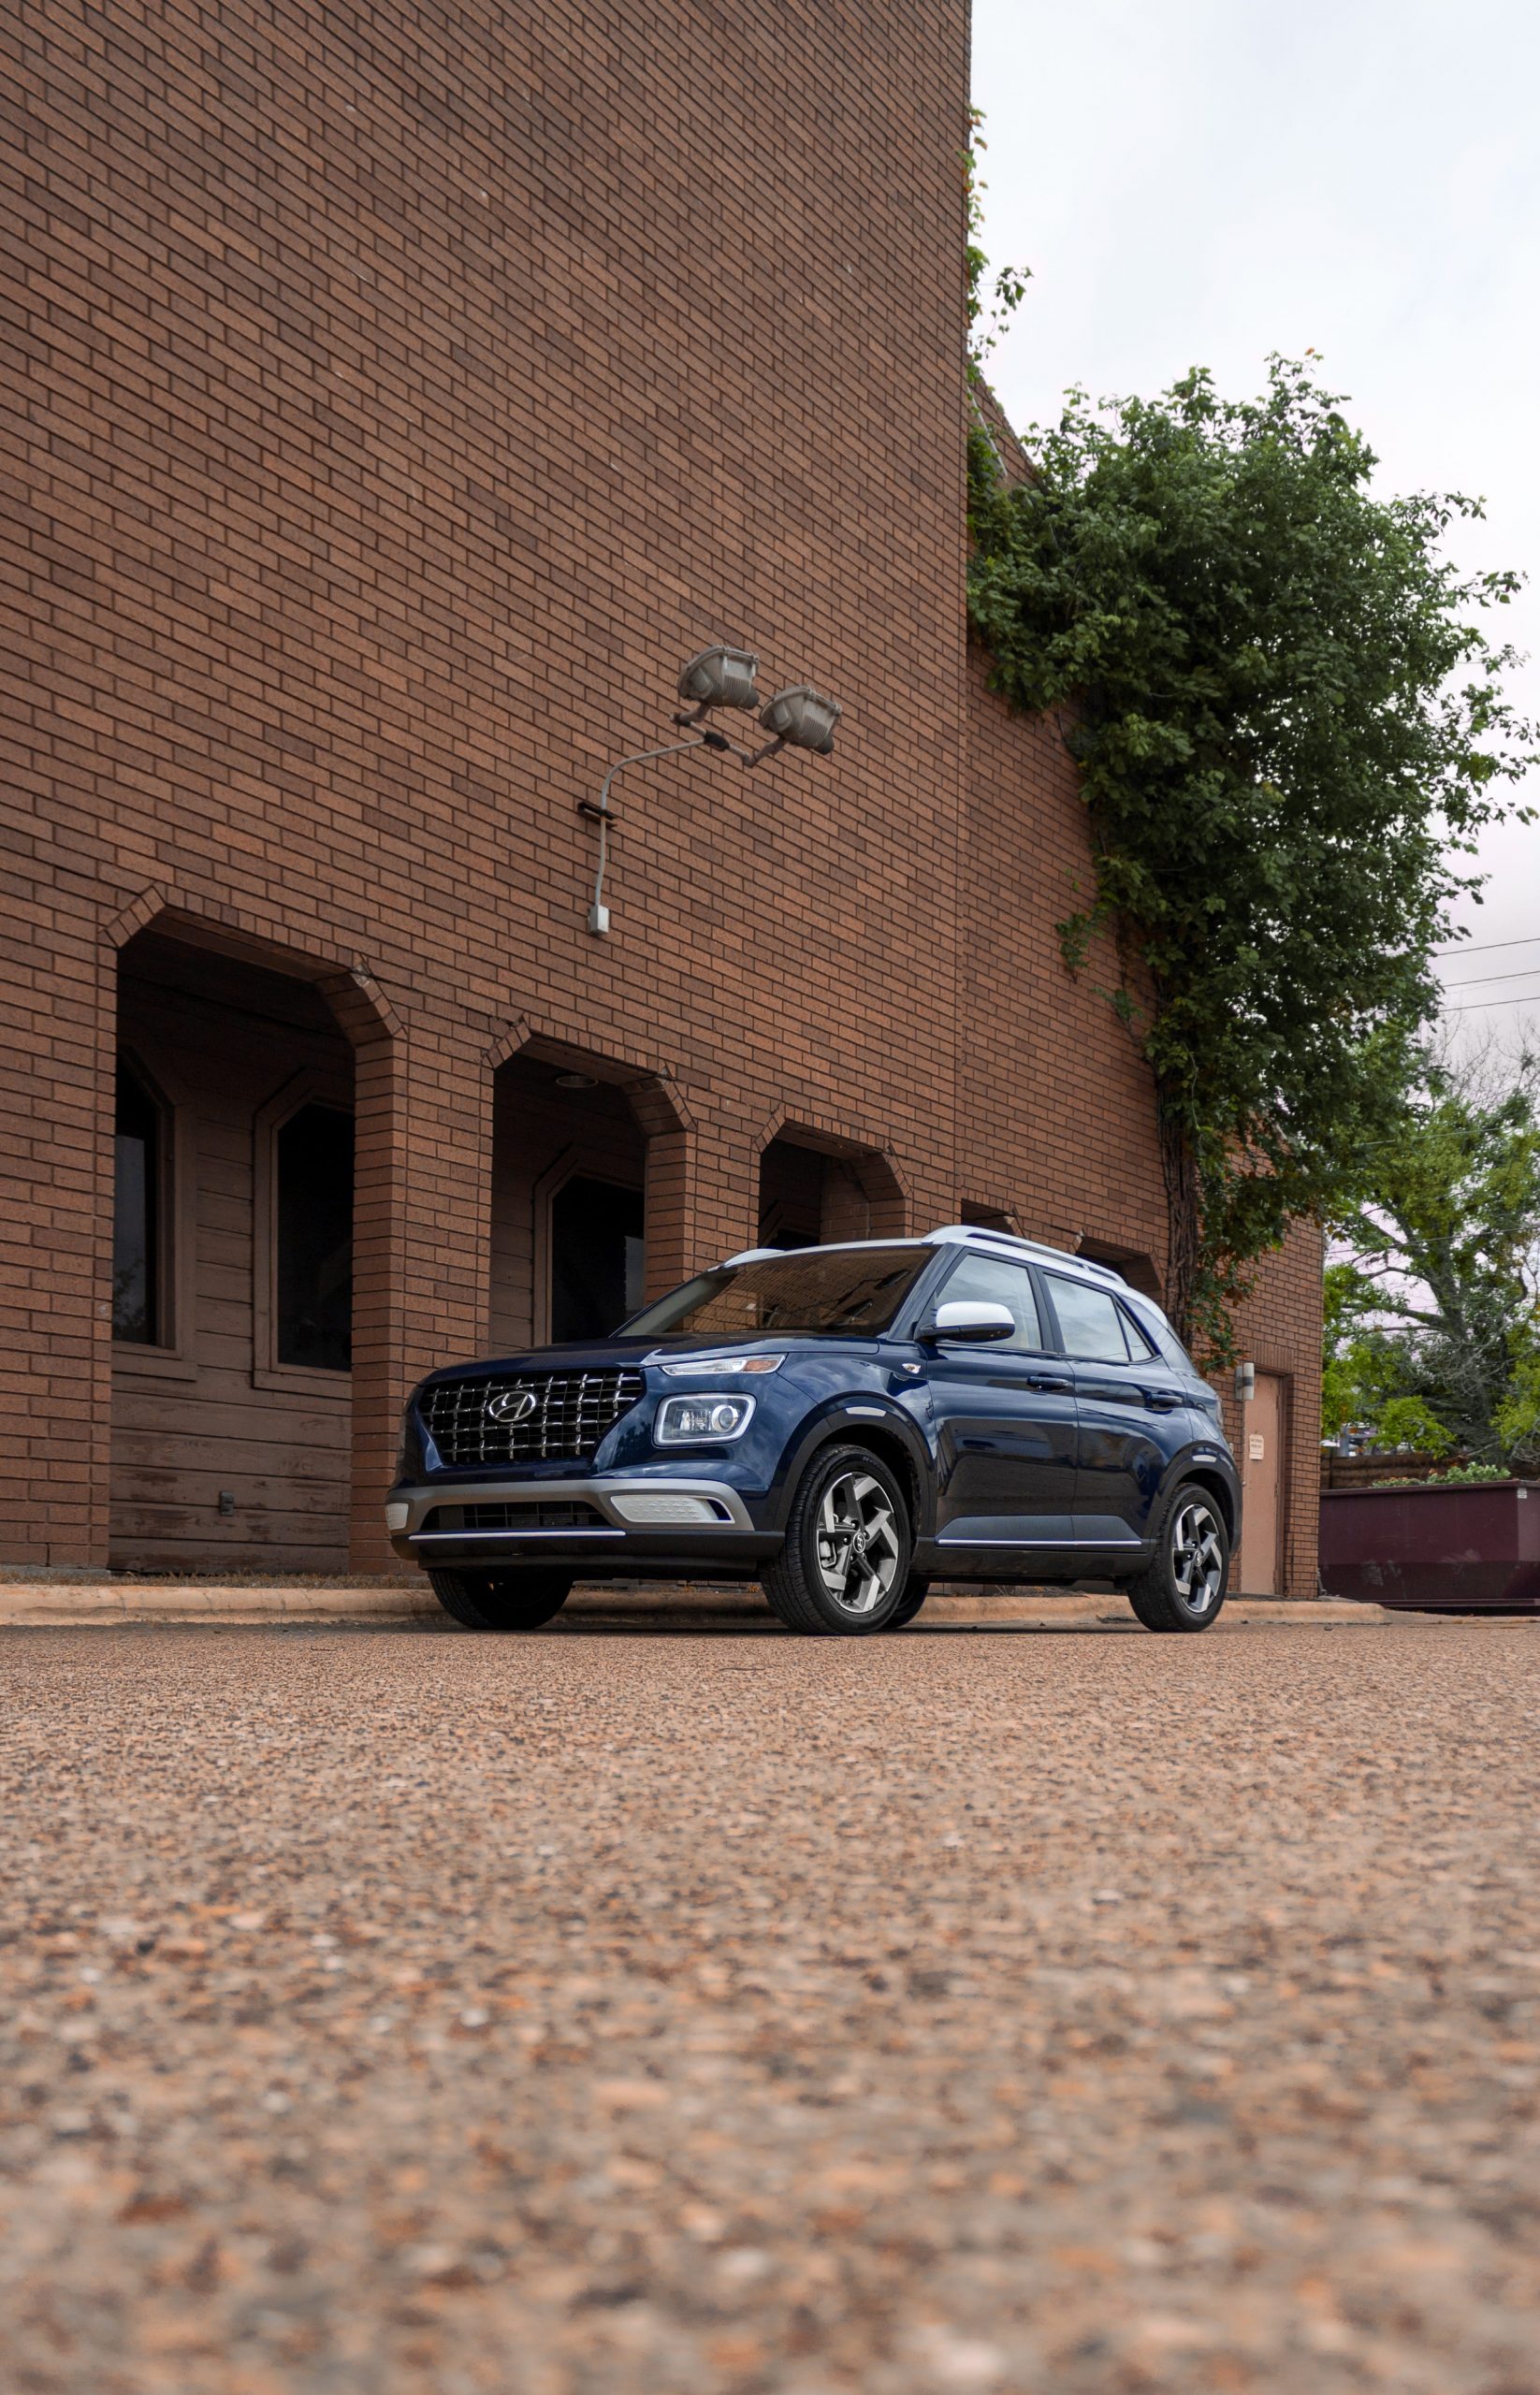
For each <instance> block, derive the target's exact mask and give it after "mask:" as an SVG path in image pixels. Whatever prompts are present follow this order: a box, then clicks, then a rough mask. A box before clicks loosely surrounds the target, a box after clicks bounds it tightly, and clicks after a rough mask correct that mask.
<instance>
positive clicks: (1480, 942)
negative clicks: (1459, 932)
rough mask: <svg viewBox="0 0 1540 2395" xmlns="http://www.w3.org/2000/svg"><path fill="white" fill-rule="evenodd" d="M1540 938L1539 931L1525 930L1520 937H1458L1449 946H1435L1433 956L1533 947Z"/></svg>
mask: <svg viewBox="0 0 1540 2395" xmlns="http://www.w3.org/2000/svg"><path fill="white" fill-rule="evenodd" d="M1537 940H1540V932H1526V934H1525V935H1524V937H1523V938H1522V939H1458V940H1456V941H1455V942H1454V945H1453V946H1452V947H1450V948H1435V949H1433V950H1431V954H1432V955H1434V956H1486V955H1487V954H1489V951H1491V950H1492V949H1494V948H1533V946H1534V945H1535V942H1536V941H1537Z"/></svg>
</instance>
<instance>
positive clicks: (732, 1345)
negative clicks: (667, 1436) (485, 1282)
mask: <svg viewBox="0 0 1540 2395" xmlns="http://www.w3.org/2000/svg"><path fill="white" fill-rule="evenodd" d="M793 1344H794V1342H793V1341H791V1340H786V1339H781V1340H776V1339H689V1338H664V1339H651V1338H649V1339H579V1340H573V1341H571V1342H569V1343H567V1344H566V1345H564V1346H559V1347H525V1348H521V1349H519V1350H517V1351H516V1353H515V1354H513V1355H511V1356H490V1357H488V1356H478V1357H475V1358H473V1360H472V1361H470V1362H468V1363H463V1364H441V1365H439V1366H438V1368H437V1369H436V1370H435V1371H434V1372H429V1375H428V1381H429V1384H431V1383H432V1382H434V1381H441V1380H474V1379H476V1378H478V1377H480V1376H481V1375H485V1376H486V1377H487V1379H488V1380H508V1379H512V1380H516V1379H518V1377H519V1376H520V1374H521V1373H524V1372H615V1371H616V1370H617V1369H619V1368H621V1367H623V1366H626V1365H630V1366H632V1369H638V1368H640V1367H641V1366H642V1365H644V1364H647V1363H651V1362H658V1363H666V1362H667V1361H668V1359H669V1358H670V1357H674V1356H746V1355H753V1354H754V1353H756V1352H763V1353H765V1354H768V1355H773V1356H778V1355H782V1354H784V1353H785V1351H786V1349H787V1348H788V1347H789V1346H792V1345H793Z"/></svg>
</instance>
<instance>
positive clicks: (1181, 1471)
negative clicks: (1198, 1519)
mask: <svg viewBox="0 0 1540 2395" xmlns="http://www.w3.org/2000/svg"><path fill="white" fill-rule="evenodd" d="M1189 1481H1190V1482H1192V1483H1193V1484H1194V1485H1195V1486H1196V1487H1198V1488H1201V1489H1204V1490H1205V1491H1206V1492H1207V1494H1208V1495H1209V1496H1211V1497H1213V1498H1215V1499H1217V1501H1218V1503H1219V1507H1220V1511H1221V1514H1222V1517H1223V1519H1224V1525H1225V1536H1226V1537H1227V1538H1228V1541H1229V1544H1230V1550H1231V1552H1232V1553H1233V1552H1234V1549H1235V1547H1236V1546H1237V1544H1238V1543H1239V1540H1240V1537H1241V1474H1240V1473H1239V1472H1238V1471H1237V1469H1236V1466H1235V1464H1234V1462H1233V1461H1232V1459H1230V1458H1229V1457H1228V1456H1222V1455H1217V1454H1215V1453H1214V1452H1213V1449H1212V1448H1211V1449H1209V1450H1208V1451H1207V1452H1206V1453H1203V1454H1197V1453H1195V1452H1194V1450H1193V1449H1192V1448H1191V1447H1188V1448H1186V1449H1184V1452H1183V1453H1182V1454H1181V1455H1179V1456H1174V1457H1173V1458H1172V1459H1171V1461H1170V1463H1169V1464H1168V1465H1167V1467H1166V1473H1165V1477H1164V1480H1163V1482H1162V1486H1161V1491H1160V1495H1161V1502H1162V1504H1165V1503H1168V1502H1170V1499H1171V1498H1172V1497H1173V1496H1174V1495H1175V1493H1176V1491H1177V1489H1178V1488H1183V1487H1184V1486H1185V1485H1186V1483H1188V1482H1189Z"/></svg>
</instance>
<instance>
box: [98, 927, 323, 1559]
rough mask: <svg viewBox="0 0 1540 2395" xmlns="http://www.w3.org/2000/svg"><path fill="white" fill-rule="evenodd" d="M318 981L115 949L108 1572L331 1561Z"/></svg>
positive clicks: (223, 958)
mask: <svg viewBox="0 0 1540 2395" xmlns="http://www.w3.org/2000/svg"><path fill="white" fill-rule="evenodd" d="M322 970H323V968H320V967H317V968H316V972H315V975H314V977H313V978H307V977H306V976H305V975H304V974H302V973H300V972H298V971H296V972H293V973H287V972H280V971H276V970H273V969H271V968H270V967H269V966H268V965H263V964H260V963H256V962H254V961H253V960H252V958H251V957H249V956H247V955H237V954H232V953H227V952H224V951H221V950H219V949H217V948H213V947H210V946H205V945H203V944H201V943H199V942H197V941H196V940H191V939H186V940H184V939H182V938H181V937H179V936H176V935H175V933H173V932H171V931H169V930H167V928H165V927H164V926H163V927H162V928H158V929H157V928H152V929H149V930H146V931H143V932H140V933H138V935H137V936H135V937H134V938H133V939H131V940H130V941H129V942H128V943H127V944H126V946H125V947H124V948H123V951H122V954H121V957H120V961H119V974H118V1050H117V1056H116V1059H115V1074H116V1092H115V1106H114V1113H113V1147H112V1167H113V1242H112V1465H111V1477H110V1525H111V1528H110V1541H111V1543H110V1550H109V1551H110V1555H111V1560H112V1561H113V1563H114V1564H115V1565H117V1566H119V1567H120V1568H125V1569H130V1570H134V1569H138V1570H150V1571H175V1570H190V1571H210V1570H219V1569H221V1568H223V1569H225V1570H232V1569H242V1570H250V1569H252V1568H254V1567H256V1568H266V1569H271V1570H274V1571H306V1572H310V1571H345V1570H346V1569H347V1566H348V1557H349V1518H348V1517H349V1482H350V1462H351V1444H352V1398H353V1371H352V1365H353V1338H354V1319H353V1311H354V1291H353V1205H354V1171H353V1151H354V1106H355V1070H354V1049H353V1046H352V1044H351V1042H350V1040H349V1039H348V1038H347V1036H346V1035H345V1033H344V1032H343V1030H342V1029H341V1025H340V1023H338V1021H337V1019H336V1017H335V1015H334V1014H333V1012H332V1010H331V1008H330V1006H329V1005H328V1003H327V997H326V995H325V994H324V993H323V990H322V988H321V987H320V986H319V982H320V979H321V976H322Z"/></svg>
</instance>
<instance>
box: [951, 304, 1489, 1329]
mask: <svg viewBox="0 0 1540 2395" xmlns="http://www.w3.org/2000/svg"><path fill="white" fill-rule="evenodd" d="M974 281H975V284H977V281H978V277H977V274H976V275H975V277H974ZM1024 438H1025V442H1026V445H1027V448H1028V451H1029V454H1030V455H1031V457H1032V458H1033V461H1034V472H1033V473H1032V474H1031V476H1030V477H1029V478H1028V479H1026V480H1025V481H1024V482H1021V483H1018V484H1017V485H1015V486H1010V485H1008V484H1007V482H1006V481H1005V479H1004V477H1003V476H1002V474H1001V472H1000V470H999V467H998V464H997V462H996V459H995V453H994V450H993V448H992V447H991V444H990V443H989V442H988V440H987V439H986V438H985V436H984V435H983V434H982V433H978V434H976V436H975V438H974V440H973V443H972V449H971V467H970V498H971V508H970V518H971V528H972V534H973V543H974V553H973V560H972V568H971V574H970V584H969V606H970V619H971V625H972V629H973V631H974V633H975V635H976V637H977V638H978V639H979V640H980V641H981V643H982V644H983V645H984V646H985V647H986V648H987V649H988V650H989V652H990V655H991V658H992V660H993V673H994V677H995V683H996V686H997V687H998V688H999V689H1001V690H1002V691H1003V692H1004V693H1005V694H1006V695H1007V697H1008V698H1009V699H1010V701H1011V703H1012V704H1014V705H1016V706H1018V707H1020V708H1022V709H1023V710H1024V711H1025V712H1027V713H1030V714H1034V715H1039V714H1042V713H1044V712H1045V711H1050V710H1058V711H1059V719H1060V723H1061V725H1062V728H1063V732H1064V736H1065V738H1066V739H1067V741H1068V745H1069V747H1070V748H1071V749H1072V751H1073V753H1074V754H1075V756H1076V758H1077V759H1078V760H1079V762H1080V765H1081V769H1082V791H1083V795H1084V798H1085V802H1086V805H1087V806H1088V808H1089V810H1090V821H1091V835H1092V847H1093V853H1094V856H1095V861H1096V886H1095V890H1094V891H1087V892H1085V893H1081V896H1080V903H1079V904H1078V905H1075V904H1074V903H1073V894H1072V893H1071V906H1070V911H1069V912H1068V915H1067V918H1066V920H1065V922H1063V923H1061V925H1060V926H1059V929H1060V936H1061V940H1062V943H1063V948H1064V953H1065V957H1066V961H1067V963H1068V965H1070V967H1071V969H1073V970H1077V971H1078V970H1081V969H1083V967H1084V966H1085V965H1086V964H1087V963H1088V962H1089V961H1090V959H1091V956H1092V953H1093V948H1094V944H1096V943H1097V942H1099V941H1100V940H1101V939H1102V936H1104V935H1106V936H1107V945H1106V946H1105V947H1104V948H1102V949H1101V951H1100V952H1101V953H1102V954H1103V955H1105V956H1106V957H1107V958H1108V960H1109V963H1108V967H1107V980H1108V982H1109V984H1111V986H1110V987H1109V989H1108V995H1109V997H1110V999H1111V1003H1112V1004H1113V1005H1114V1006H1115V1007H1116V1009H1117V1010H1118V1012H1119V1014H1120V1015H1121V1016H1122V1017H1123V1019H1124V1021H1125V1022H1126V1023H1127V1025H1128V1027H1129V1029H1130V1032H1131V1033H1132V1035H1133V1036H1134V1037H1136V1038H1138V1039H1139V1040H1140V1043H1141V1046H1142V1049H1143V1052H1144V1054H1145V1056H1146V1057H1147V1059H1148V1061H1149V1064H1150V1066H1151V1068H1152V1070H1153V1073H1154V1076H1155V1093H1156V1102H1157V1111H1158V1121H1159V1131H1160V1145H1161V1157H1162V1166H1163V1170H1164V1175H1165V1184H1166V1195H1167V1206H1168V1213H1169V1219H1170V1266H1169V1271H1168V1291H1167V1295H1168V1304H1169V1306H1170V1311H1171V1314H1172V1315H1173V1318H1174V1319H1175V1321H1176V1323H1177V1326H1178V1328H1180V1329H1181V1330H1182V1331H1183V1333H1184V1335H1187V1336H1189V1337H1194V1336H1195V1337H1197V1338H1199V1340H1202V1341H1206V1343H1208V1345H1209V1346H1210V1348H1211V1349H1212V1351H1213V1353H1214V1355H1215V1356H1216V1357H1223V1356H1224V1355H1225V1354H1226V1353H1227V1352H1228V1308H1229V1306H1230V1304H1231V1302H1232V1301H1233V1299H1234V1298H1235V1297H1236V1296H1237V1295H1238V1294H1239V1293H1240V1291H1241V1290H1242V1289H1243V1287H1244V1286H1245V1285H1246V1281H1247V1277H1248V1275H1247V1268H1248V1266H1249V1265H1250V1264H1251V1263H1252V1262H1253V1260H1254V1259H1255V1258H1256V1257H1257V1256H1260V1255H1261V1254H1263V1253H1264V1252H1265V1251H1266V1250H1267V1249H1268V1248H1270V1247H1272V1246H1275V1245H1276V1244H1277V1242H1278V1241H1279V1240H1280V1239H1281V1238H1282V1236H1283V1234H1284V1231H1285V1229H1286V1226H1287V1224H1288V1222H1289V1221H1290V1220H1291V1218H1294V1217H1296V1216H1300V1215H1307V1216H1313V1217H1315V1219H1317V1220H1321V1221H1326V1220H1328V1219H1329V1218H1330V1217H1331V1216H1332V1215H1333V1214H1334V1213H1337V1212H1341V1211H1342V1209H1343V1207H1344V1203H1346V1202H1347V1201H1348V1200H1349V1199H1350V1198H1351V1197H1352V1196H1353V1195H1354V1194H1355V1193H1356V1192H1358V1190H1360V1189H1361V1187H1362V1181H1361V1172H1362V1165H1363V1160H1364V1157H1365V1155H1366V1154H1369V1153H1370V1152H1372V1151H1373V1149H1374V1148H1376V1147H1377V1146H1378V1145H1379V1144H1380V1143H1381V1142H1382V1141H1383V1139H1385V1137H1386V1136H1387V1131H1388V1128H1389V1126H1390V1125H1391V1124H1392V1123H1393V1122H1394V1121H1395V1120H1396V1115H1397V1108H1398V1106H1399V1103H1400V1100H1401V1096H1402V1090H1403V1088H1404V1086H1405V1083H1406V1079H1407V1075H1408V1072H1409V1070H1410V1068H1411V1067H1410V1059H1411V1051H1412V1043H1413V1041H1414V1038H1415V1035H1416V1033H1417V1027H1418V1026H1419V1024H1421V1023H1423V1022H1424V1021H1425V1020H1426V1019H1427V1017H1428V1016H1429V1014H1430V1013H1431V1009H1432V1007H1433V1005H1434V1003H1435V995H1436V993H1435V986H1434V983H1433V980H1432V977H1431V970H1430V965H1429V955H1430V951H1431V949H1432V948H1433V947H1434V946H1435V945H1437V944H1438V942H1439V941H1440V940H1441V939H1442V938H1444V937H1445V936H1446V934H1447V932H1448V929H1449V922H1450V916H1449V907H1450V902H1451V900H1452V899H1453V898H1454V897H1455V896H1456V895H1457V893H1460V891H1462V890H1466V889H1470V888H1472V887H1474V886H1475V878H1474V877H1473V876H1472V875H1471V874H1470V872H1469V871H1468V870H1467V869H1465V860H1466V858H1468V855H1469V852H1470V850H1471V849H1472V846H1473V844H1474V841H1475V835H1476V834H1477V833H1478V832H1479V830H1480V828H1481V827H1482V825H1483V824H1484V823H1486V822H1488V821H1489V820H1491V819H1492V818H1493V817H1494V816H1496V815H1499V814H1501V813H1503V812H1504V810H1505V806H1506V805H1507V804H1508V803H1509V802H1508V801H1507V798H1506V793H1505V790H1504V785H1506V784H1507V783H1509V782H1512V781H1513V780H1515V779H1517V777H1518V776H1519V774H1520V773H1521V772H1522V771H1523V770H1524V769H1525V767H1526V766H1527V764H1528V763H1529V762H1532V760H1533V733H1532V731H1531V729H1530V728H1529V727H1528V726H1527V725H1525V724H1522V723H1520V722H1518V720H1517V719H1515V717H1514V716H1513V714H1512V712H1511V710H1510V708H1509V707H1508V705H1507V704H1506V702H1505V700H1504V695H1503V689H1502V683H1503V676H1504V671H1505V669H1506V668H1507V666H1508V665H1509V663H1510V662H1511V661H1512V660H1511V652H1510V651H1508V650H1507V649H1506V648H1503V647H1498V646H1494V645H1493V644H1492V642H1491V641H1490V640H1489V637H1488V635H1487V632H1486V631H1485V629H1484V623H1483V618H1484V617H1485V615H1486V613H1487V611H1488V610H1489V609H1491V608H1494V607H1499V606H1501V605H1503V604H1504V602H1505V601H1506V600H1507V599H1508V598H1509V597H1510V595H1511V594H1512V592H1513V590H1514V589H1515V588H1517V581H1518V578H1517V577H1516V576H1515V575H1513V574H1508V573H1490V574H1480V575H1475V576H1468V577H1466V576H1461V575H1460V573H1458V572H1457V571H1456V569H1455V568H1454V566H1453V565H1452V564H1451V563H1450V562H1449V561H1448V559H1446V557H1445V556H1444V554H1443V547H1442V544H1443V541H1444V537H1445V535H1446V531H1447V530H1448V528H1449V526H1450V525H1451V523H1453V522H1454V521H1455V519H1456V518H1457V517H1462V516H1470V515H1479V514H1480V512H1481V510H1480V507H1479V504H1478V502H1476V501H1471V500H1466V499H1461V498H1459V497H1452V496H1451V497H1440V496H1433V495H1427V494H1423V495H1418V496H1414V497H1412V498H1409V499H1386V498H1381V497H1379V496H1377V495H1376V494H1375V492H1374V491H1373V489H1372V487H1371V484H1372V477H1373V468H1374V465H1375V458H1374V456H1373V452H1372V451H1371V450H1370V448H1369V447H1368V446H1367V444H1366V443H1365V442H1364V440H1363V439H1362V437H1361V435H1359V434H1358V433H1357V432H1355V431H1354V430H1353V429H1352V428H1350V427H1349V425H1348V423H1347V422H1346V420H1345V418H1344V415H1343V414H1342V413H1341V408H1340V402H1339V401H1338V399H1336V398H1335V397H1334V396H1332V395H1331V394H1330V393H1328V392H1326V391H1324V390H1322V389H1321V388H1320V387H1319V386H1318V385H1317V383H1316V382H1315V378H1314V372H1313V370H1312V369H1311V368H1310V367H1309V366H1308V365H1303V364H1290V363H1287V362H1286V361H1284V360H1281V359H1274V360H1273V361H1272V364H1271V370H1270V375H1269V381H1268V387H1267V389H1266V391H1265V392H1264V393H1263V394H1262V396H1261V397H1260V398H1259V399H1255V400H1227V399H1221V398H1220V397H1219V396H1218V394H1217V393H1216V392H1215V390H1214V387H1213V381H1212V379H1211V377H1210V376H1209V375H1208V374H1207V373H1205V372H1202V371H1197V370H1195V371H1194V372H1192V373H1190V374H1188V375H1187V376H1186V377H1185V378H1184V380H1183V381H1181V382H1180V383H1178V384H1177V385H1174V387H1173V388H1172V389H1171V390H1170V391H1168V392H1166V393H1165V394H1164V395H1163V396H1162V397H1161V398H1159V399H1154V400H1143V399H1126V400H1121V401H1117V402H1107V403H1105V404H1104V405H1103V406H1102V407H1100V408H1097V407H1094V406H1093V405H1092V404H1091V403H1090V402H1089V401H1088V400H1087V399H1086V398H1085V396H1084V394H1083V393H1081V392H1078V391H1075V392H1071V393H1070V394H1069V395H1068V402H1067V405H1066V408H1065V412H1064V414H1063V416H1062V418H1061V420H1060V422H1059V423H1058V424H1057V425H1056V426H1054V427H1053V428H1042V427H1035V428H1032V429H1031V430H1030V431H1029V432H1028V433H1027V434H1026V435H1025V436H1024Z"/></svg>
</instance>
